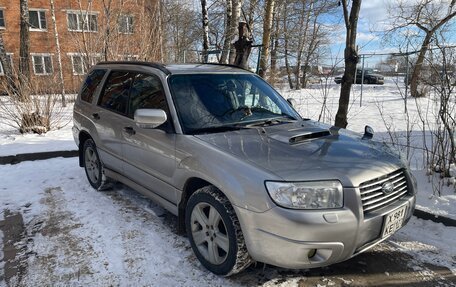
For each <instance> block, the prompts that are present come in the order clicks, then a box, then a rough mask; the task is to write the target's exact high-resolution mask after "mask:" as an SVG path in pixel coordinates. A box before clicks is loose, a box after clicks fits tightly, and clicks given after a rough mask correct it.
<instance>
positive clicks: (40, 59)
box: [32, 54, 53, 75]
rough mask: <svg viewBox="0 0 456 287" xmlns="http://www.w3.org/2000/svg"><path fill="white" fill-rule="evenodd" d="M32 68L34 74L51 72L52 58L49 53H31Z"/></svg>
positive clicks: (48, 73)
mask: <svg viewBox="0 0 456 287" xmlns="http://www.w3.org/2000/svg"><path fill="white" fill-rule="evenodd" d="M32 61H33V70H34V72H35V75H50V74H52V70H53V69H52V59H51V55H47V54H44V55H33V56H32Z"/></svg>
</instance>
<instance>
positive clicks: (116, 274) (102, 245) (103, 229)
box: [0, 158, 235, 286]
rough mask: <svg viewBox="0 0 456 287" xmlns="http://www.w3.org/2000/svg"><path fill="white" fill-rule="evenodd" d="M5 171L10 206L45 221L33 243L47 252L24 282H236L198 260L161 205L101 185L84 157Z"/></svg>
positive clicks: (1, 189) (4, 194)
mask: <svg viewBox="0 0 456 287" xmlns="http://www.w3.org/2000/svg"><path fill="white" fill-rule="evenodd" d="M37 168H39V169H40V170H41V172H36V169H37ZM0 173H1V174H2V175H3V176H2V177H3V179H2V182H1V183H0V193H1V202H2V205H3V206H2V207H3V208H8V209H10V210H17V209H20V210H22V211H23V216H24V217H25V218H24V222H25V223H26V226H31V227H36V226H37V225H40V224H41V223H43V222H44V225H42V226H39V227H38V228H39V230H40V233H36V234H35V236H34V237H33V243H31V244H30V246H29V249H30V250H32V251H33V252H34V253H35V254H38V255H39V256H31V257H29V259H28V262H27V264H28V272H27V274H26V275H25V277H24V278H22V282H23V285H24V286H50V285H52V284H53V283H54V282H61V283H62V286H64V285H65V286H68V285H72V284H76V283H77V285H78V286H84V285H85V286H145V285H147V284H149V283H148V282H155V283H154V285H155V286H184V285H186V286H199V285H200V284H201V285H206V286H210V285H212V286H216V285H219V286H220V285H224V286H231V285H235V284H228V285H227V284H226V283H227V282H225V281H222V279H221V278H219V277H217V276H215V275H212V274H210V273H208V272H207V271H206V270H204V268H203V267H201V266H200V265H199V263H197V260H196V258H195V257H194V256H193V254H192V251H191V249H190V246H189V244H188V243H187V241H186V240H185V238H183V237H179V236H177V235H175V234H173V233H172V232H170V230H169V227H168V226H166V225H164V224H162V219H161V218H160V217H159V216H160V215H162V214H163V213H164V211H163V210H161V209H160V208H159V207H157V206H151V207H148V206H146V207H145V208H144V210H141V211H139V212H138V210H136V209H137V208H138V207H137V205H135V204H129V203H128V202H125V201H120V200H116V196H118V195H117V194H116V193H115V192H114V193H111V194H108V196H106V194H105V193H100V192H97V191H95V190H94V189H93V188H92V187H91V186H90V185H89V184H88V182H87V180H86V178H85V174H84V170H83V169H81V168H80V167H79V166H78V160H77V158H71V159H61V158H59V159H52V160H46V161H40V162H39V163H38V162H24V163H21V164H18V165H6V166H0ZM18 179H25V180H18ZM122 192H130V193H132V191H128V190H127V191H125V190H124V191H122ZM132 198H133V200H134V199H135V198H140V196H139V195H136V194H135V195H134V196H132ZM143 202H148V201H143ZM5 205H6V206H5ZM26 206H28V207H26ZM138 214H139V215H140V217H138ZM40 222H41V223H40ZM62 230H63V231H64V232H61V231H62ZM56 231H58V232H56ZM34 232H36V230H35V231H34V230H30V229H29V230H27V233H29V234H31V233H34ZM195 267H196V268H195ZM43 271H44V272H43ZM0 277H1V276H0ZM222 283H223V284H222ZM75 286H76V285H75Z"/></svg>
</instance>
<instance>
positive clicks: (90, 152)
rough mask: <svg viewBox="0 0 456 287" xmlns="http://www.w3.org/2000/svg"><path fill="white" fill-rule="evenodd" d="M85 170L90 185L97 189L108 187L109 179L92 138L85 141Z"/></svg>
mask: <svg viewBox="0 0 456 287" xmlns="http://www.w3.org/2000/svg"><path fill="white" fill-rule="evenodd" d="M82 154H83V162H84V170H85V173H86V175H87V179H88V180H89V183H90V185H91V186H92V187H93V188H95V189H96V190H103V189H106V188H107V182H108V181H107V179H106V177H105V175H104V167H103V163H102V162H101V160H100V157H99V156H98V152H97V147H96V145H95V143H94V142H93V140H92V139H88V140H86V141H85V142H84V146H83V152H82Z"/></svg>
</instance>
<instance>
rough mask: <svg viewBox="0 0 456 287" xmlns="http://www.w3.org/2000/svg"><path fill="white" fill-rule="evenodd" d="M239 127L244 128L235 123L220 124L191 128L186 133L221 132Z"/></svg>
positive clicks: (238, 128)
mask: <svg viewBox="0 0 456 287" xmlns="http://www.w3.org/2000/svg"><path fill="white" fill-rule="evenodd" d="M240 129H246V127H245V126H243V125H237V124H230V125H222V126H213V127H204V128H199V129H192V130H190V131H189V132H188V134H193V135H195V134H205V133H221V132H226V131H236V130H240Z"/></svg>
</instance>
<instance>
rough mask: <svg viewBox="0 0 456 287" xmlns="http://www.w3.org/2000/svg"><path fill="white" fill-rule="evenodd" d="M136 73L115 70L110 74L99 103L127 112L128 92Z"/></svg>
mask: <svg viewBox="0 0 456 287" xmlns="http://www.w3.org/2000/svg"><path fill="white" fill-rule="evenodd" d="M134 76H135V73H131V72H125V71H123V72H122V71H114V72H112V73H111V74H109V77H108V79H107V80H106V84H105V88H104V90H103V93H102V95H101V97H100V101H99V103H98V104H99V105H100V106H101V107H103V108H105V109H108V110H111V111H114V112H116V113H119V114H123V115H126V114H127V106H128V92H129V90H130V87H131V83H132V82H133V77H134Z"/></svg>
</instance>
